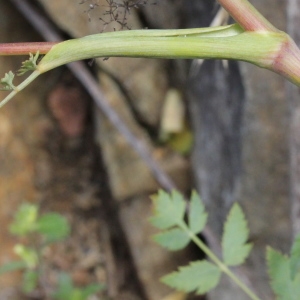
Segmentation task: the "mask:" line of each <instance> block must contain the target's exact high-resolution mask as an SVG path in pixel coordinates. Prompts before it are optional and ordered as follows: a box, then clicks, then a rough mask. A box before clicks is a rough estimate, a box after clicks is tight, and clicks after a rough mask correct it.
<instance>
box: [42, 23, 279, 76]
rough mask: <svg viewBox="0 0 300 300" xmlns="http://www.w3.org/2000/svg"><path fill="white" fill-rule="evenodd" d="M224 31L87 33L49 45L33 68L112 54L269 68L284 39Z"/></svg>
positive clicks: (51, 66)
mask: <svg viewBox="0 0 300 300" xmlns="http://www.w3.org/2000/svg"><path fill="white" fill-rule="evenodd" d="M233 28H235V27H233ZM226 30H227V31H226ZM226 30H225V29H224V30H220V29H218V30H212V29H211V30H210V31H204V32H203V30H201V29H196V30H194V31H191V29H188V30H185V31H180V30H177V31H176V30H175V31H174V32H173V31H172V30H166V31H164V30H130V31H124V32H110V33H102V34H95V35H90V36H86V37H83V38H79V39H73V40H68V41H65V42H62V43H59V44H57V45H55V46H53V48H52V49H51V50H50V51H49V52H48V53H47V54H46V55H45V56H44V58H43V59H42V60H41V62H40V63H39V65H38V66H37V69H38V70H39V71H40V73H44V72H46V71H49V70H51V69H53V68H56V67H58V66H61V65H63V64H66V63H70V62H72V61H77V60H83V59H88V58H95V57H112V56H118V57H148V58H174V59H179V58H185V59H189V58H190V59H194V58H214V59H236V60H243V61H248V62H251V63H254V64H256V65H259V66H261V67H270V65H271V64H272V62H273V61H274V59H275V57H276V56H277V53H278V51H279V50H280V48H281V45H282V41H283V39H284V38H285V34H284V33H281V32H276V33H274V32H264V33H255V32H242V33H240V32H241V29H238V30H236V29H235V30H233V29H232V27H226ZM183 39H184V40H183Z"/></svg>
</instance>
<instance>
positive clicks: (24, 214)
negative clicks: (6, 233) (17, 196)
mask: <svg viewBox="0 0 300 300" xmlns="http://www.w3.org/2000/svg"><path fill="white" fill-rule="evenodd" d="M37 215H38V207H37V206H36V205H33V204H28V203H24V204H22V205H21V206H20V207H19V209H18V211H17V212H16V214H15V216H14V221H13V223H12V224H11V225H10V228H9V230H10V232H11V233H12V234H14V235H17V236H25V235H26V234H28V233H30V232H32V231H34V230H35V227H36V220H37Z"/></svg>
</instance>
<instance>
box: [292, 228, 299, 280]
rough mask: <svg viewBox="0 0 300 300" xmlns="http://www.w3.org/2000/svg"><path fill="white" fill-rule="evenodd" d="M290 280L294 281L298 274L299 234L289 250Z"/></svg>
mask: <svg viewBox="0 0 300 300" xmlns="http://www.w3.org/2000/svg"><path fill="white" fill-rule="evenodd" d="M290 269H291V278H292V279H295V276H296V274H297V273H299V272H300V234H299V235H298V236H296V238H295V241H294V244H293V246H292V250H291V263H290Z"/></svg>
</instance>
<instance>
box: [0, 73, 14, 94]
mask: <svg viewBox="0 0 300 300" xmlns="http://www.w3.org/2000/svg"><path fill="white" fill-rule="evenodd" d="M14 78H15V74H14V73H13V72H12V71H9V72H8V73H5V75H4V77H3V78H1V79H0V84H1V86H2V87H1V88H0V90H2V91H11V90H14V89H15V86H14V84H13V80H14Z"/></svg>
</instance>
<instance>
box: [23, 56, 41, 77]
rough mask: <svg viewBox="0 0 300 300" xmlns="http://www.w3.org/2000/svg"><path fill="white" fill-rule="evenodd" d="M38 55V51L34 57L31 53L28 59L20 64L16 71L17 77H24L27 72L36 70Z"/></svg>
mask: <svg viewBox="0 0 300 300" xmlns="http://www.w3.org/2000/svg"><path fill="white" fill-rule="evenodd" d="M39 55H40V53H39V51H38V52H37V53H36V54H35V55H34V56H33V54H32V53H29V59H28V60H25V61H23V62H22V66H21V68H20V69H19V71H18V76H21V75H24V74H25V73H26V72H28V71H34V70H36V67H37V60H38V58H39Z"/></svg>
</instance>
